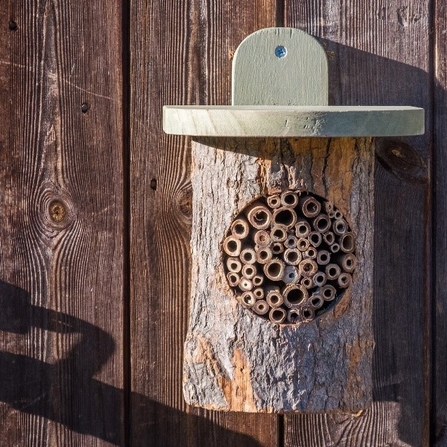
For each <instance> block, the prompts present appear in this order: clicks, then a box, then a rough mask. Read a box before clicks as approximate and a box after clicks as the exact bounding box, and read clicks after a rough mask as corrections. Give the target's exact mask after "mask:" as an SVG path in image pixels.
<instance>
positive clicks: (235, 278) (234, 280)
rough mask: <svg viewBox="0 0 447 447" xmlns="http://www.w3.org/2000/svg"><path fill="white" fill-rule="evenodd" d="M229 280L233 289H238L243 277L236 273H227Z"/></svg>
mask: <svg viewBox="0 0 447 447" xmlns="http://www.w3.org/2000/svg"><path fill="white" fill-rule="evenodd" d="M227 280H228V284H229V285H230V286H231V287H237V286H238V285H239V282H240V281H241V277H240V276H239V275H238V274H237V273H235V272H229V273H227Z"/></svg>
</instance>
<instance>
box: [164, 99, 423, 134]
mask: <svg viewBox="0 0 447 447" xmlns="http://www.w3.org/2000/svg"><path fill="white" fill-rule="evenodd" d="M163 129H164V131H165V132H166V133H168V134H174V135H194V136H197V137H251V138H253V137H378V136H379V137H384V136H387V137H396V136H406V135H421V134H423V133H424V110H423V109H422V108H418V107H406V106H395V107H392V106H376V107H373V106H367V107H362V106H355V107H353V106H312V107H309V106H302V107H293V106H270V107H265V106H258V107H256V106H215V107H211V106H203V105H201V106H165V107H163Z"/></svg>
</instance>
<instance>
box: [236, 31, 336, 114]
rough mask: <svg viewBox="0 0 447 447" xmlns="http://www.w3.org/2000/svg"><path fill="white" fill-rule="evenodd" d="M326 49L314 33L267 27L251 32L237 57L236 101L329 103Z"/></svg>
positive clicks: (278, 103) (253, 102) (248, 102)
mask: <svg viewBox="0 0 447 447" xmlns="http://www.w3.org/2000/svg"><path fill="white" fill-rule="evenodd" d="M327 103H328V72H327V59H326V53H325V52H324V49H323V48H322V47H321V45H320V44H319V43H318V41H317V40H315V39H314V38H313V37H312V36H309V35H308V34H306V33H304V32H302V31H301V30H298V29H293V28H267V29H262V30H259V31H256V32H255V33H253V34H251V35H249V36H247V37H246V38H245V39H244V40H243V41H242V42H241V44H240V45H239V46H238V49H237V50H236V53H235V54H234V59H233V79H232V104H233V105H244V104H251V105H254V104H256V105H284V106H287V105H296V106H297V105H327Z"/></svg>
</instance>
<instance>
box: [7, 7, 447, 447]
mask: <svg viewBox="0 0 447 447" xmlns="http://www.w3.org/2000/svg"><path fill="white" fill-rule="evenodd" d="M277 24H278V25H285V26H293V27H298V28H301V29H303V30H305V31H307V32H309V33H310V34H312V35H314V36H316V37H317V38H318V39H319V40H320V42H321V43H322V44H323V45H324V46H325V48H326V51H327V55H328V58H329V69H330V86H331V91H330V101H331V103H332V104H362V105H373V104H374V105H380V104H382V105H391V104H393V105H406V104H409V105H415V106H421V107H424V108H425V110H426V116H427V121H426V123H427V132H426V134H425V136H421V137H417V138H407V139H403V140H398V141H397V142H393V144H391V145H388V146H387V144H388V143H389V142H388V143H386V142H385V143H384V146H380V148H379V151H378V154H377V155H378V159H379V161H380V163H381V164H379V163H378V164H377V166H378V168H377V171H376V177H375V179H376V184H375V190H376V198H375V204H376V205H375V241H376V242H375V255H376V259H375V280H374V290H375V297H374V303H373V309H374V314H373V320H374V331H375V340H376V349H375V357H374V377H373V378H374V398H375V403H374V405H373V406H372V407H371V408H370V409H368V410H367V411H365V412H363V413H360V414H342V413H335V414H332V415H324V414H318V415H316V414H315V415H313V414H312V415H294V416H290V415H288V416H284V417H283V416H275V415H257V414H242V413H218V412H212V411H206V410H201V409H193V408H190V407H187V406H186V405H185V404H184V402H183V398H182V394H181V377H182V349H183V342H184V336H185V333H186V327H187V321H188V312H189V310H188V301H189V291H190V289H189V271H190V259H191V258H190V249H189V238H190V225H191V213H193V212H194V210H191V197H190V195H191V185H190V162H191V159H190V151H191V148H190V140H189V139H187V138H177V137H172V136H167V135H165V134H164V133H163V132H162V129H161V108H162V105H163V104H229V103H230V77H231V69H230V67H231V58H232V55H233V54H234V51H235V49H236V47H237V45H238V44H239V43H240V41H241V40H242V39H243V38H244V37H246V36H247V35H248V34H250V33H251V32H253V31H255V30H257V29H259V28H262V27H268V26H275V25H277ZM128 28H129V30H128ZM446 28H447V15H446V8H445V6H444V4H443V2H441V1H439V0H437V1H436V0H422V1H420V0H418V1H416V0H409V1H408V2H406V3H405V4H404V3H402V2H398V1H397V0H390V1H388V2H358V1H353V0H347V1H345V2H333V1H328V0H323V1H316V0H303V1H296V0H284V1H282V0H254V1H248V0H240V1H234V2H228V1H224V0H209V1H207V2H203V1H198V0H190V1H178V0H165V1H160V0H154V1H148V0H131V1H130V2H113V1H106V0H88V1H87V0H78V1H61V0H52V1H50V0H30V1H26V2H17V1H14V0H6V1H4V2H2V3H1V5H0V439H1V442H0V444H2V445H3V444H4V445H19V446H21V445H28V446H71V445H79V446H81V445H85V446H92V445H94V446H101V445H119V446H130V445H133V446H139V445H142V446H149V445H150V446H157V445H159V446H170V445H172V446H180V445H181V446H202V445H207V446H216V447H217V446H223V445H241V446H266V447H273V446H278V447H282V446H288V447H291V446H300V447H307V446H309V447H313V446H322V447H323V446H331V445H337V446H353V447H354V446H360V445H371V446H382V445H387V444H391V445H411V446H426V445H433V444H434V443H435V441H437V442H438V444H437V445H439V446H442V445H445V443H446V440H445V431H446V429H445V427H446V420H447V417H446V414H447V402H446V398H445V396H446V393H447V386H446V384H447V367H446V365H447V363H446V361H445V358H446V356H447V343H446V337H445V333H446V330H447V327H446V321H445V320H446V318H445V314H446V309H447V296H446V290H447V284H446V281H447V280H446V275H445V274H444V272H445V271H446V269H447V266H446V259H447V258H446V256H445V253H446V252H447V237H446V234H447V228H445V226H446V225H445V223H444V221H445V219H444V216H445V214H446V213H447V200H446V199H445V191H446V190H447V185H445V180H444V178H445V172H446V170H447V166H446V160H447V157H446V149H445V147H444V146H445V143H444V141H445V140H446V130H445V129H446V127H445V121H446V116H445V115H446V107H445V103H446V98H445V88H446V87H445V86H446V83H447V74H446V73H447V71H446V67H447V64H446V61H445V54H446V51H447V48H446V45H447V44H446V42H445V31H446ZM129 33H130V34H129ZM127 57H128V58H129V59H130V60H129V61H128V62H129V64H127V62H126V58H127ZM123 58H124V62H123ZM128 84H130V85H128ZM123 98H125V99H126V100H125V101H124V100H123ZM123 126H124V127H123ZM126 126H127V127H126ZM126 138H128V140H129V141H127V140H126ZM395 143H396V144H397V143H398V144H397V146H396V145H395ZM129 148H130V150H128V149H129ZM123 154H124V157H123ZM126 157H127V158H126ZM128 188H130V190H129V191H127V189H128ZM128 200H129V202H130V203H127V201H128ZM432 208H433V228H431V223H432ZM432 230H433V231H432ZM129 232H130V241H127V242H126V238H127V237H128V234H129ZM431 247H433V248H431ZM432 252H433V256H432ZM432 260H433V266H432ZM127 274H129V276H130V278H127ZM432 290H433V294H432V293H431V291H432ZM128 296H130V297H131V300H130V303H129V302H128V301H127V297H128ZM127 319H128V320H129V321H128V322H127V323H126V321H127ZM129 322H130V323H129ZM432 323H433V324H432ZM127 324H130V336H129V337H127V335H126V334H127V332H126V331H127ZM432 335H433V339H432ZM129 356H130V360H129ZM128 360H129V361H128ZM129 364H130V368H128V366H129ZM125 372H126V373H125ZM125 426H126V427H127V430H126V431H127V434H125Z"/></svg>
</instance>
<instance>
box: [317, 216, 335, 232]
mask: <svg viewBox="0 0 447 447" xmlns="http://www.w3.org/2000/svg"><path fill="white" fill-rule="evenodd" d="M313 227H314V228H315V231H318V232H319V233H326V232H327V231H329V230H330V229H331V219H330V218H329V216H327V215H326V214H319V215H318V216H317V217H316V218H315V219H314V221H313Z"/></svg>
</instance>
